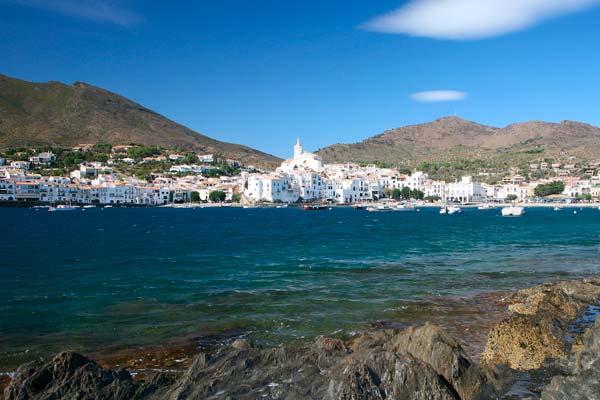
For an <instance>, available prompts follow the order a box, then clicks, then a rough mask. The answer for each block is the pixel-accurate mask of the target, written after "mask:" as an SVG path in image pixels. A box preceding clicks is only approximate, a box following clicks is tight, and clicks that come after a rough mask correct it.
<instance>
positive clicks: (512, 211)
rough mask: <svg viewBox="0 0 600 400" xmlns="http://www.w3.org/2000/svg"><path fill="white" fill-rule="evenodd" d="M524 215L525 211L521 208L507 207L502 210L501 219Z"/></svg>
mask: <svg viewBox="0 0 600 400" xmlns="http://www.w3.org/2000/svg"><path fill="white" fill-rule="evenodd" d="M524 213H525V209H524V208H523V207H518V206H508V207H504V208H503V209H502V216H503V217H520V216H521V215H523V214H524Z"/></svg>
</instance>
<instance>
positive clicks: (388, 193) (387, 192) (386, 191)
mask: <svg viewBox="0 0 600 400" xmlns="http://www.w3.org/2000/svg"><path fill="white" fill-rule="evenodd" d="M383 195H384V196H385V197H391V195H392V189H390V188H385V189H383Z"/></svg>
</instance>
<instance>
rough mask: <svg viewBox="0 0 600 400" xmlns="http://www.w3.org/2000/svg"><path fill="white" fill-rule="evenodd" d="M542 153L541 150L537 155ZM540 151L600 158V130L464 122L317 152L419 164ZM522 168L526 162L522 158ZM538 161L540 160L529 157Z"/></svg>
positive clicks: (578, 125)
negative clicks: (495, 125)
mask: <svg viewBox="0 0 600 400" xmlns="http://www.w3.org/2000/svg"><path fill="white" fill-rule="evenodd" d="M535 149H537V150H535ZM532 150H535V152H538V155H537V158H539V157H540V156H539V153H543V154H542V155H543V156H544V157H550V158H555V157H560V156H563V155H568V156H575V157H576V158H580V159H591V158H594V157H599V156H600V128H598V127H595V126H593V125H591V124H587V123H583V122H578V121H570V120H563V121H561V122H558V123H555V122H545V121H536V120H533V121H525V122H518V123H513V124H509V125H507V126H505V127H503V128H499V127H494V126H488V125H483V124H479V123H476V122H473V121H469V120H465V119H462V118H459V117H455V116H451V117H442V118H438V119H436V120H433V121H431V122H426V123H422V124H414V125H407V126H403V127H399V128H393V129H388V130H386V131H384V132H382V133H380V134H378V135H375V136H372V137H369V138H366V139H364V140H363V141H361V142H356V143H349V144H335V145H331V146H327V147H324V148H322V149H319V150H318V151H317V153H318V154H319V155H321V156H322V157H323V158H324V160H325V161H327V162H341V161H345V162H348V161H354V162H374V161H380V162H385V163H390V164H396V165H415V164H418V163H420V162H425V161H426V162H443V161H452V160H457V159H463V158H468V159H495V158H507V157H508V158H510V155H511V154H513V155H517V154H523V153H524V152H525V153H526V152H528V151H532ZM518 158H519V160H518V162H519V163H523V162H524V161H525V160H524V159H523V157H518ZM528 158H529V159H535V158H536V157H528Z"/></svg>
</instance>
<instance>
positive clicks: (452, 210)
mask: <svg viewBox="0 0 600 400" xmlns="http://www.w3.org/2000/svg"><path fill="white" fill-rule="evenodd" d="M461 212H462V209H461V208H460V207H458V206H445V207H442V208H441V209H440V214H448V215H452V214H460V213H461Z"/></svg>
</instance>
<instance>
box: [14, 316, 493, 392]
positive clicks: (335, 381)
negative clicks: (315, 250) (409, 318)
mask: <svg viewBox="0 0 600 400" xmlns="http://www.w3.org/2000/svg"><path fill="white" fill-rule="evenodd" d="M494 393H496V387H495V386H494V382H493V380H492V379H490V378H489V375H486V373H485V371H484V370H482V369H481V368H479V367H478V366H477V365H475V364H474V363H473V361H472V360H471V359H470V358H469V357H468V356H467V354H466V353H465V352H464V350H463V349H462V348H461V346H460V345H459V344H458V343H457V342H456V341H455V340H454V339H453V338H451V337H450V336H449V335H448V334H446V333H445V332H444V331H443V330H442V329H441V328H440V327H437V326H435V325H431V324H427V325H425V326H423V327H419V328H409V329H407V330H405V331H401V332H396V331H391V330H385V331H377V332H374V333H372V334H368V335H364V336H362V337H359V338H356V339H355V340H353V341H352V343H349V344H346V343H344V342H343V341H341V340H339V339H333V338H325V337H321V338H318V339H317V340H316V341H315V342H314V343H312V344H311V345H308V346H302V347H294V346H281V347H276V348H262V347H259V346H256V345H254V344H252V343H251V342H249V341H247V340H236V341H234V342H233V343H231V344H229V345H225V346H223V347H221V348H219V349H218V350H217V351H216V352H215V353H214V354H210V355H209V354H205V353H203V354H200V355H198V356H197V357H196V358H195V359H194V362H193V364H192V365H191V366H190V368H189V369H188V370H187V371H185V372H184V373H183V374H182V375H180V376H179V377H178V378H177V379H171V377H170V376H168V375H165V374H160V373H158V374H155V375H153V376H151V377H150V378H149V379H147V380H146V382H135V381H133V380H132V379H131V376H130V375H129V373H128V372H126V371H123V370H121V371H113V370H109V369H104V368H102V367H100V366H99V365H98V364H96V363H95V362H93V361H91V360H89V359H87V358H85V357H84V356H81V355H79V354H76V353H62V354H59V355H58V356H56V357H55V358H54V359H53V360H52V361H50V362H48V363H32V364H28V365H25V366H23V367H21V368H20V369H19V371H18V373H17V375H16V377H15V379H14V380H13V381H12V382H11V384H10V386H9V387H8V388H7V391H6V398H7V399H10V400H13V399H15V400H16V399H34V400H36V399H44V400H47V399H62V398H77V399H92V398H93V399H148V400H150V399H172V400H180V399H203V398H212V399H228V398H231V399H234V398H235V399H242V400H243V399H256V398H261V399H290V400H291V399H330V400H334V399H335V400H338V399H347V400H351V399H356V400H359V399H389V398H394V399H401V400H425V399H431V400H454V399H464V400H468V399H480V398H481V399H483V398H489V397H491V396H492V395H493V394H494Z"/></svg>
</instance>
